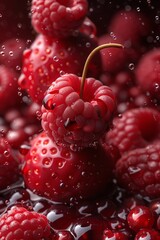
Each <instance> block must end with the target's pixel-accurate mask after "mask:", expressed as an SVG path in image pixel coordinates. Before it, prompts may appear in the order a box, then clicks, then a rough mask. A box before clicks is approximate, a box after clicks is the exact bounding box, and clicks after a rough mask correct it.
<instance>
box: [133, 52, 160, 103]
mask: <svg viewBox="0 0 160 240" xmlns="http://www.w3.org/2000/svg"><path fill="white" fill-rule="evenodd" d="M135 73H136V78H137V82H138V84H139V86H140V87H141V88H142V90H143V91H144V92H147V93H150V94H151V96H152V98H156V99H157V100H160V77H159V75H160V48H156V49H153V50H150V51H149V52H147V53H146V54H144V55H143V56H142V57H141V59H140V61H139V63H138V65H137V67H136V70H135ZM146 79H147V81H146Z"/></svg>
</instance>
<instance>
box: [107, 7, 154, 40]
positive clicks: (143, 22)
mask: <svg viewBox="0 0 160 240" xmlns="http://www.w3.org/2000/svg"><path fill="white" fill-rule="evenodd" d="M150 25H151V24H150V22H149V21H148V18H147V17H146V16H144V15H143V14H142V13H141V12H138V11H136V10H130V11H126V10H120V11H117V12H116V14H114V15H113V17H112V20H111V22H110V24H109V27H108V31H109V32H111V33H113V34H114V35H115V36H116V37H120V38H121V39H123V41H126V42H127V41H128V44H130V45H132V44H134V45H135V44H137V43H138V42H140V40H141V38H142V37H144V36H147V34H149V31H150Z"/></svg>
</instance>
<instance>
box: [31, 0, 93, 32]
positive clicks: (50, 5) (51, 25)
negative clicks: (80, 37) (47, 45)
mask: <svg viewBox="0 0 160 240" xmlns="http://www.w3.org/2000/svg"><path fill="white" fill-rule="evenodd" d="M87 11H88V2H87V1H86V0H69V1H68V0H67V1H66V0H65V1H61V0H50V1H49V0H33V1H32V8H31V13H32V25H33V27H34V28H35V30H36V31H37V32H38V33H42V34H43V35H47V36H51V37H53V36H56V37H66V36H69V35H73V34H74V32H75V31H76V30H78V29H79V27H80V26H81V24H82V22H83V20H84V18H85V17H86V15H87Z"/></svg>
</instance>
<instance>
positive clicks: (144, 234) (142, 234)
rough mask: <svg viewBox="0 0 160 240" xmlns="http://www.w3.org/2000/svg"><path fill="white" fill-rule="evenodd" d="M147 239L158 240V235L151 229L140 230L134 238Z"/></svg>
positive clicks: (136, 239)
mask: <svg viewBox="0 0 160 240" xmlns="http://www.w3.org/2000/svg"><path fill="white" fill-rule="evenodd" d="M147 238H148V239H150V240H159V239H160V234H159V232H157V231H155V230H152V229H142V230H140V231H139V232H138V233H137V234H136V236H135V240H145V239H147Z"/></svg>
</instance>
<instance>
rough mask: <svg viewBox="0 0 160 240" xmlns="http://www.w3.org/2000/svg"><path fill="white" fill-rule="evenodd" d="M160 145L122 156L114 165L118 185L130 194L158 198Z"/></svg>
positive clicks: (159, 191)
mask: <svg viewBox="0 0 160 240" xmlns="http://www.w3.org/2000/svg"><path fill="white" fill-rule="evenodd" d="M159 165H160V145H159V143H157V144H151V145H148V146H147V147H144V148H137V149H134V150H132V151H129V152H128V153H126V154H124V155H122V157H121V158H120V159H119V160H118V161H117V163H116V169H115V173H116V178H117V180H118V183H119V184H120V185H121V186H123V187H124V188H125V189H126V190H127V191H129V192H130V193H136V194H139V193H140V194H142V195H143V196H148V197H150V198H151V199H154V198H157V197H159V194H160V182H159Z"/></svg>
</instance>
